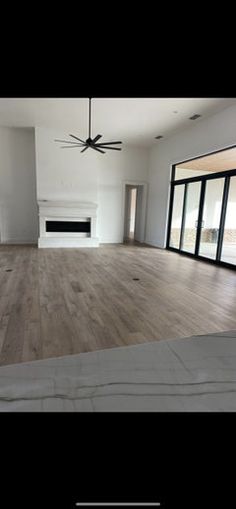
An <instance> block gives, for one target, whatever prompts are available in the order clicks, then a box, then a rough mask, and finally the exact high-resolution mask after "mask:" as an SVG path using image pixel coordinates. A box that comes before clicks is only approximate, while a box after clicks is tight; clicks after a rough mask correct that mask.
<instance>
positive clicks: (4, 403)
mask: <svg viewBox="0 0 236 509" xmlns="http://www.w3.org/2000/svg"><path fill="white" fill-rule="evenodd" d="M235 126H236V99H235V98H197V97H195V98H194V97H193V98H174V97H173V98H171V97H170V98H158V97H156V98H155V97H153V98H132V97H127V98H125V97H123V98H119V97H114V98H112V97H107V98H106V97H105V98H104V97H100V98H99V97H78V98H37V97H36V98H33V97H31V98H0V412H137V411H138V412H189V411H191V412H222V411H236V396H235V394H236V382H235V377H234V376H233V373H234V371H235V369H236V360H235V359H236V313H235V303H236V279H235V278H236V272H235V268H236V137H235Z"/></svg>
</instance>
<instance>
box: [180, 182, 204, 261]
mask: <svg viewBox="0 0 236 509" xmlns="http://www.w3.org/2000/svg"><path fill="white" fill-rule="evenodd" d="M200 193H201V182H192V183H189V184H186V194H185V208H184V214H183V223H182V242H181V246H180V249H181V250H182V251H186V252H187V253H195V249H196V238H197V228H198V216H199V204H200Z"/></svg>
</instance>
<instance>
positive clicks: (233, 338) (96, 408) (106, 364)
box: [0, 331, 236, 412]
mask: <svg viewBox="0 0 236 509" xmlns="http://www.w3.org/2000/svg"><path fill="white" fill-rule="evenodd" d="M18 411H20V412H47V411H50V412H53V411H56V412H127V411H128V412H132V411H138V412H139V411H146V412H176V411H178V412H198V411H201V412H202V411H203V412H211V411H219V412H225V411H236V331H226V332H219V333H217V334H209V335H205V336H193V337H190V338H183V339H174V340H165V341H155V342H150V343H145V344H139V345H134V346H127V347H121V348H111V349H107V350H98V351H95V352H89V353H82V354H78V355H69V356H65V357H60V358H52V359H47V360H41V361H34V362H28V363H22V364H13V365H11V366H2V367H0V412H18Z"/></svg>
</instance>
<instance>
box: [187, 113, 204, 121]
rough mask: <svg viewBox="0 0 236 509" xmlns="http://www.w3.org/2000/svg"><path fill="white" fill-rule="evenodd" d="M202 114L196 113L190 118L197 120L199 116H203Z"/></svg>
mask: <svg viewBox="0 0 236 509" xmlns="http://www.w3.org/2000/svg"><path fill="white" fill-rule="evenodd" d="M201 116H202V115H198V113H195V115H192V117H189V120H196V119H197V118H199V117H201Z"/></svg>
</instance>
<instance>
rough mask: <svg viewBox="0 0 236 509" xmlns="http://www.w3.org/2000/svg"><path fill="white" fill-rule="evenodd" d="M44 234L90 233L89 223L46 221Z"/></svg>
mask: <svg viewBox="0 0 236 509" xmlns="http://www.w3.org/2000/svg"><path fill="white" fill-rule="evenodd" d="M46 232H61V233H91V222H90V221H46Z"/></svg>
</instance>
